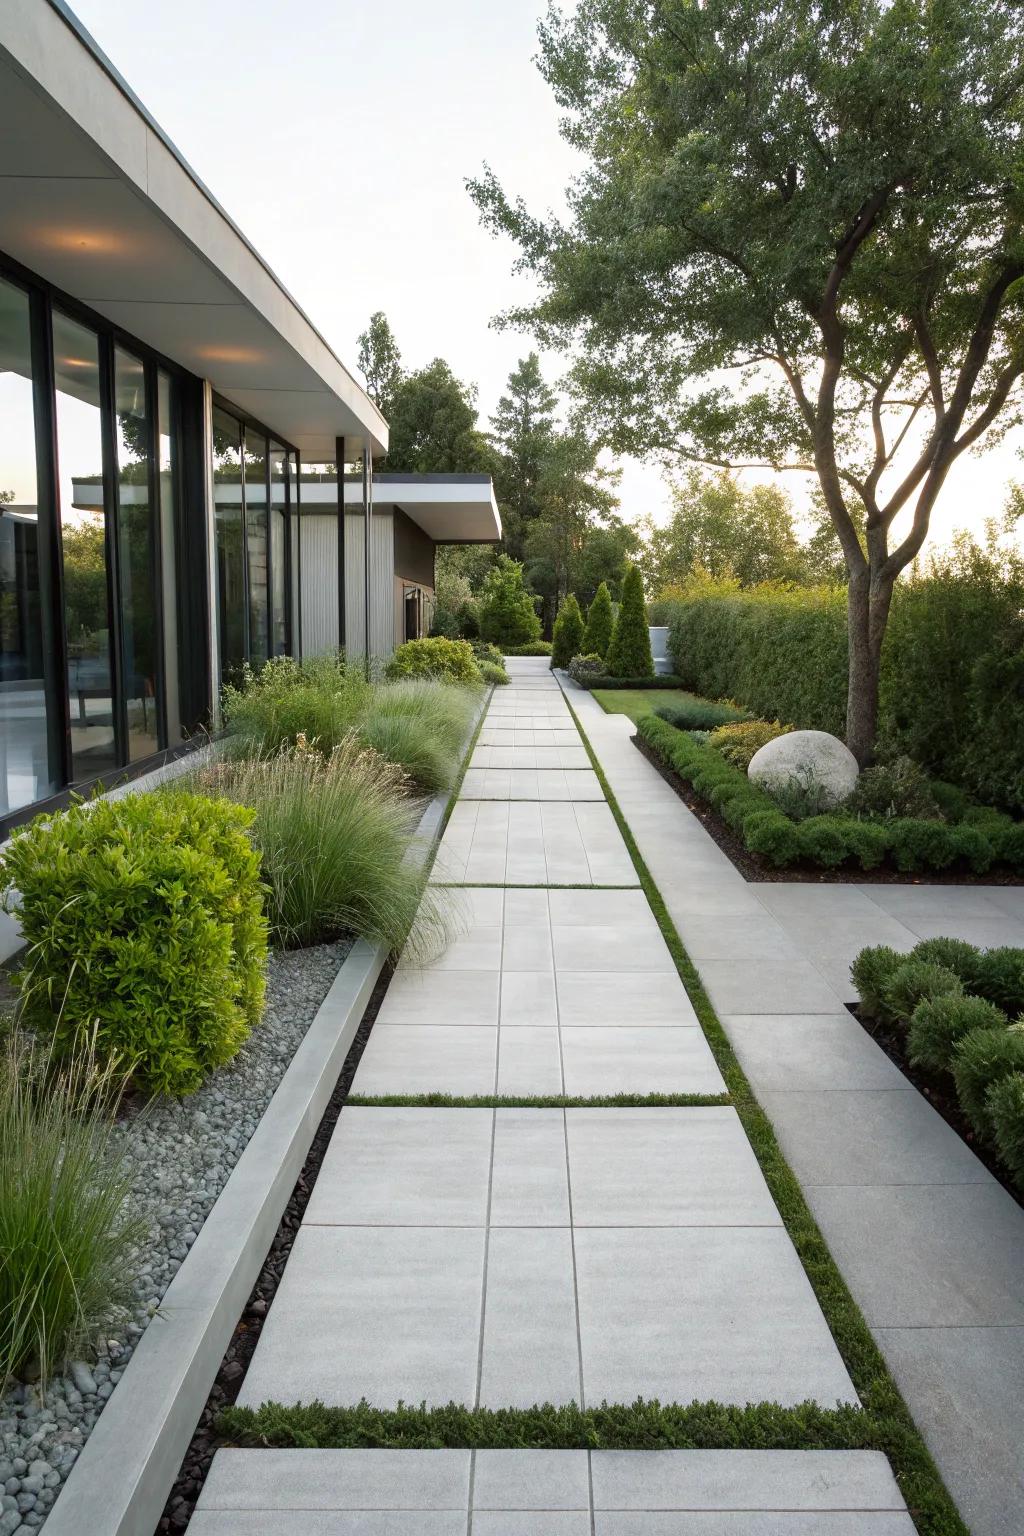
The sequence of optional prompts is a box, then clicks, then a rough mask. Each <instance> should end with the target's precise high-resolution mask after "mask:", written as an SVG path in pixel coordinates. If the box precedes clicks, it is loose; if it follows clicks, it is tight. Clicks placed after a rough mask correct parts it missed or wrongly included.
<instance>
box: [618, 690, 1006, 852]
mask: <svg viewBox="0 0 1024 1536" xmlns="http://www.w3.org/2000/svg"><path fill="white" fill-rule="evenodd" d="M750 724H751V725H759V724H761V722H750ZM745 730H747V727H746V726H744V725H735V726H722V727H719V730H718V731H715V732H712V736H711V738H709V740H708V742H707V743H706V744H705V743H702V742H699V741H696V740H694V738H693V737H692V736H690V735H689V734H688V733H687V732H685V731H680V730H678V729H677V728H676V727H675V726H672V725H669V723H668V721H666V720H662V719H659V718H658V716H657V715H645V716H643V717H642V718H641V720H640V722H639V724H638V726H637V731H638V733H639V735H640V736H641V737H642V739H643V740H644V741H645V742H646V743H647V745H648V746H649V747H651V748H652V749H653V750H654V751H655V752H656V753H657V754H658V755H659V757H661V758H662V760H663V761H665V762H666V763H667V764H669V766H670V767H672V768H673V769H674V770H675V771H676V772H677V773H678V774H679V775H680V777H681V778H683V779H685V780H686V782H687V783H689V784H692V785H693V788H694V790H695V791H696V793H697V794H699V795H701V796H702V797H703V798H704V799H705V800H707V801H708V802H709V803H710V804H711V805H712V806H713V807H714V808H715V810H717V811H718V812H719V813H720V815H721V816H722V817H723V819H724V820H725V821H726V822H727V823H728V825H729V826H730V827H732V828H733V830H734V831H735V832H737V833H738V834H739V835H740V837H741V838H742V839H743V842H744V845H745V846H746V848H747V850H748V851H749V852H750V853H754V854H758V855H760V856H761V857H763V858H766V859H767V860H768V861H769V862H770V863H772V864H775V865H778V866H780V867H782V866H786V865H790V864H798V863H802V862H808V863H811V864H818V865H821V866H822V867H823V868H826V869H835V868H838V867H839V866H840V865H844V864H845V865H854V866H857V867H859V868H861V869H877V868H878V867H879V865H881V864H883V863H885V862H887V861H888V862H890V863H892V864H893V865H895V867H896V868H897V869H898V870H900V871H902V872H906V873H912V872H916V871H919V870H939V869H951V868H966V869H968V870H970V871H971V872H972V873H975V874H984V873H985V871H986V870H988V869H990V868H991V867H992V866H993V865H994V864H1005V865H1008V866H1009V867H1010V868H1012V869H1016V870H1020V869H1024V825H1022V824H1020V823H1017V822H1014V821H1011V820H1010V818H1009V817H1003V816H1000V815H999V814H998V813H997V812H989V813H987V814H986V816H985V817H984V819H981V820H979V821H978V822H977V823H971V822H961V823H958V824H955V825H949V824H947V823H945V822H940V821H920V820H915V819H913V818H912V817H894V818H893V819H892V820H890V821H887V822H877V821H867V820H858V819H857V818H856V817H854V816H849V815H844V814H842V813H839V812H833V813H831V814H826V815H819V816H809V817H808V818H807V819H806V820H805V821H800V822H797V821H794V820H793V819H792V818H791V817H789V816H787V815H786V814H785V812H784V811H782V810H780V808H779V806H778V804H777V803H776V801H775V800H774V799H773V798H772V797H771V796H770V795H768V794H767V793H766V792H765V791H764V790H763V789H761V788H760V787H759V786H758V785H756V784H754V783H752V782H751V781H750V779H748V778H747V775H746V772H745V771H744V770H743V769H742V768H740V767H737V766H735V765H734V764H733V763H732V762H729V761H727V760H726V758H725V756H724V755H723V753H722V752H721V751H720V750H718V749H717V748H716V747H715V746H714V745H712V742H713V740H714V738H715V737H717V736H720V733H721V732H740V733H742V732H744V731H745ZM775 734H778V732H777V731H776V732H775Z"/></svg>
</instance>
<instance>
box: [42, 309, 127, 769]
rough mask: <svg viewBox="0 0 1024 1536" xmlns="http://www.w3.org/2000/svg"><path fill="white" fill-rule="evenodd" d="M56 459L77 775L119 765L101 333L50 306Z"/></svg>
mask: <svg viewBox="0 0 1024 1536" xmlns="http://www.w3.org/2000/svg"><path fill="white" fill-rule="evenodd" d="M53 365H54V376H55V383H56V417H57V460H58V464H59V487H58V490H59V498H60V525H61V547H62V551H63V560H64V623H65V632H66V634H67V654H68V661H67V687H68V711H69V727H70V731H71V755H72V769H73V777H74V778H75V779H89V778H95V777H96V775H97V774H102V773H107V772H109V770H110V769H112V768H115V767H116V766H117V764H118V752H117V740H116V731H115V718H114V695H113V668H112V666H111V617H110V579H109V555H110V551H109V547H108V540H107V529H106V498H105V493H104V476H103V415H102V396H101V388H100V349H99V337H98V336H97V334H96V332H95V331H92V330H90V329H89V328H88V327H87V326H84V325H80V324H79V322H78V321H77V320H72V319H71V317H70V316H69V315H64V314H62V313H61V312H60V311H59V310H54V312H53Z"/></svg>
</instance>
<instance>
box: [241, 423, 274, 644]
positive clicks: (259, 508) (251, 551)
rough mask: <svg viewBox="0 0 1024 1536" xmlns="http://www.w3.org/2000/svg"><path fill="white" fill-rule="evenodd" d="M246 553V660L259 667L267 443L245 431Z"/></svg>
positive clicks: (265, 622)
mask: <svg viewBox="0 0 1024 1536" xmlns="http://www.w3.org/2000/svg"><path fill="white" fill-rule="evenodd" d="M245 551H246V560H247V562H248V576H249V660H250V661H251V662H252V665H253V666H254V667H261V666H262V665H263V663H264V662H265V661H266V659H267V657H268V656H269V654H270V591H269V587H268V585H267V575H268V571H267V565H268V530H267V440H266V438H265V437H264V436H263V435H262V434H261V433H260V432H258V431H256V429H255V428H254V427H251V426H248V427H246V429H245Z"/></svg>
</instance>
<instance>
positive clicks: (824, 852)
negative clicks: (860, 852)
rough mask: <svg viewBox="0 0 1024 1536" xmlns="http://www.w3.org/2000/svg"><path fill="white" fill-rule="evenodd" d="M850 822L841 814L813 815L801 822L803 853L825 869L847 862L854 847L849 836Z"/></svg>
mask: <svg viewBox="0 0 1024 1536" xmlns="http://www.w3.org/2000/svg"><path fill="white" fill-rule="evenodd" d="M848 828H849V822H846V821H843V819H842V818H841V817H839V816H828V815H811V816H809V817H807V818H806V819H805V820H802V821H801V822H800V823H799V827H798V844H799V848H800V852H801V855H802V856H803V858H805V859H810V861H811V862H812V863H813V864H820V865H821V866H822V868H823V869H835V868H837V867H838V866H839V865H840V864H845V863H846V861H847V859H849V858H850V857H851V854H852V853H853V849H852V847H851V845H850V839H849V836H848Z"/></svg>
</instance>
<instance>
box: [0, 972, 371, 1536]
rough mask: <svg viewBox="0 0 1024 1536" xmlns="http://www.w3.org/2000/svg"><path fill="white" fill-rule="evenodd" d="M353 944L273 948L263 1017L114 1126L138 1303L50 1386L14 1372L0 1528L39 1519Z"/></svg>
mask: <svg viewBox="0 0 1024 1536" xmlns="http://www.w3.org/2000/svg"><path fill="white" fill-rule="evenodd" d="M350 948H351V944H350V943H348V942H343V943H338V944H325V945H319V946H317V947H316V948H313V949H305V950H296V951H294V952H292V953H290V954H277V955H273V956H272V957H271V960H270V966H269V971H268V975H267V1006H266V1009H265V1012H264V1015H263V1018H262V1020H261V1021H260V1024H259V1026H258V1027H257V1028H256V1029H255V1030H254V1031H253V1033H252V1035H251V1036H250V1038H249V1039H248V1040H247V1041H246V1043H245V1045H244V1046H243V1047H242V1049H241V1051H239V1053H238V1055H237V1056H236V1057H235V1059H234V1061H233V1062H231V1063H230V1065H228V1066H226V1067H223V1068H222V1069H221V1070H220V1071H219V1072H216V1073H215V1074H214V1075H213V1077H211V1078H210V1080H209V1081H208V1082H207V1083H205V1084H204V1085H203V1087H202V1088H200V1089H199V1090H198V1092H196V1093H194V1094H191V1095H190V1096H189V1097H188V1098H186V1099H161V1100H156V1101H155V1102H154V1103H152V1104H151V1105H149V1106H147V1108H146V1109H145V1110H144V1111H143V1112H142V1114H140V1115H138V1116H136V1117H133V1118H130V1119H126V1120H125V1121H124V1123H123V1124H122V1125H121V1126H120V1127H119V1131H118V1134H119V1135H121V1136H123V1137H124V1139H125V1141H126V1142H127V1143H128V1146H129V1149H130V1156H131V1159H132V1162H133V1164H134V1166H135V1170H136V1174H135V1181H134V1188H135V1191H136V1196H137V1198H138V1200H139V1202H140V1204H141V1206H142V1208H143V1209H144V1210H146V1212H147V1213H148V1215H149V1217H150V1219H151V1237H150V1242H149V1245H148V1246H147V1248H146V1251H145V1253H144V1254H143V1256H142V1262H141V1267H140V1271H139V1274H138V1277H137V1279H136V1283H135V1296H136V1300H135V1306H134V1312H133V1315H131V1316H127V1317H123V1318H121V1319H119V1320H117V1321H116V1322H113V1323H111V1324H110V1325H109V1327H108V1329H107V1332H106V1337H105V1338H104V1339H102V1340H101V1341H100V1343H99V1346H98V1348H97V1350H96V1352H95V1356H94V1357H93V1356H91V1357H90V1359H89V1360H76V1361H73V1362H72V1363H71V1364H70V1365H69V1367H68V1371H67V1375H66V1376H62V1377H59V1378H54V1379H51V1380H50V1382H49V1383H48V1385H47V1390H46V1393H45V1396H42V1395H41V1394H40V1392H39V1389H38V1387H36V1386H34V1385H32V1384H25V1383H16V1384H14V1385H13V1386H12V1387H10V1388H9V1389H8V1391H7V1393H6V1394H5V1395H4V1397H3V1399H2V1400H0V1536H28V1533H29V1532H33V1533H34V1532H36V1531H38V1530H39V1528H40V1527H41V1526H42V1525H43V1523H44V1521H45V1519H46V1515H47V1511H48V1510H49V1509H50V1508H51V1507H52V1505H53V1503H54V1501H55V1500H56V1498H57V1495H58V1493H59V1492H60V1487H61V1484H62V1483H63V1482H64V1479H65V1478H66V1477H67V1476H68V1473H69V1472H70V1471H71V1468H72V1467H73V1466H74V1464H75V1460H76V1458H77V1456H78V1453H79V1451H80V1450H81V1448H82V1446H83V1445H84V1444H85V1442H86V1440H87V1439H88V1437H89V1433H90V1431H91V1430H92V1427H93V1425H94V1424H95V1423H96V1420H97V1418H98V1417H99V1414H100V1412H101V1411H102V1409H103V1405H104V1403H105V1402H106V1400H107V1398H108V1397H109V1396H110V1394H111V1393H112V1392H113V1390H114V1387H115V1386H116V1384H117V1382H118V1381H119V1380H120V1378H121V1373H122V1372H123V1370H124V1368H125V1366H126V1365H127V1363H128V1361H129V1360H130V1358H131V1355H132V1351H133V1349H134V1348H135V1344H136V1342H137V1341H138V1339H139V1338H140V1337H141V1335H142V1333H143V1332H144V1331H145V1328H146V1325H147V1323H148V1322H149V1321H150V1319H151V1318H152V1317H153V1315H154V1313H155V1312H156V1309H157V1307H158V1306H159V1304H160V1300H161V1298H162V1297H163V1294H164V1292H165V1291H166V1289H167V1287H168V1286H169V1285H170V1283H171V1280H172V1279H173V1278H174V1275H175V1274H176V1273H177V1271H178V1269H179V1268H180V1267H181V1262H182V1260H183V1259H184V1258H185V1257H186V1255H187V1253H188V1250H189V1248H190V1247H191V1246H192V1244H193V1243H194V1242H195V1240H196V1237H197V1236H198V1233H199V1229H200V1227H201V1226H202V1224H203V1222H204V1221H205V1220H206V1217H207V1215H208V1213H209V1211H210V1208H211V1207H212V1205H213V1203H214V1201H215V1200H216V1198H217V1196H218V1195H219V1194H220V1192H221V1190H222V1189H223V1187H224V1185H225V1183H226V1182H227V1179H228V1175H229V1174H230V1173H231V1170H232V1168H233V1167H234V1166H235V1164H236V1162H237V1161H238V1159H239V1157H241V1155H242V1153H243V1151H244V1150H245V1147H246V1145H247V1144H248V1141H249V1138H250V1137H251V1136H252V1134H253V1132H254V1131H255V1129H256V1126H257V1125H258V1124H259V1121H260V1118H261V1117H262V1115H263V1111H264V1110H265V1109H266V1107H267V1105H268V1104H269V1102H270V1100H271V1098H272V1097H273V1094H274V1090H275V1089H276V1088H277V1085H278V1083H279V1082H280V1081H281V1078H282V1077H283V1075H284V1072H285V1069H286V1067H287V1066H288V1064H289V1062H290V1061H291V1059H292V1057H293V1056H294V1054H295V1052H296V1050H297V1049H298V1046H299V1044H300V1042H301V1041H302V1038H303V1036H304V1035H305V1033H306V1031H307V1029H308V1028H309V1026H310V1024H311V1023H312V1021H313V1017H314V1015H315V1014H316V1011H317V1009H318V1008H319V1006H320V1004H321V1003H322V1002H323V999H324V997H325V996H326V994H327V991H328V989H329V987H330V985H331V982H332V981H333V980H334V978H335V976H336V975H337V973H338V971H339V969H340V967H341V964H342V962H343V960H344V959H345V956H346V955H347V954H348V951H349V949H350ZM83 1536H84V1533H83Z"/></svg>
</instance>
